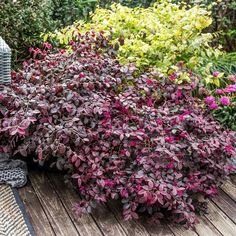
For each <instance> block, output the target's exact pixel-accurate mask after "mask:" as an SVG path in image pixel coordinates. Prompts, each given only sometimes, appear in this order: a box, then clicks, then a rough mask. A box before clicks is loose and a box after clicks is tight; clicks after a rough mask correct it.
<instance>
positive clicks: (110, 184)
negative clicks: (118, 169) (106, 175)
mask: <svg viewBox="0 0 236 236" xmlns="http://www.w3.org/2000/svg"><path fill="white" fill-rule="evenodd" d="M114 185H115V183H114V181H113V180H110V179H106V180H105V186H108V187H111V188H113V187H114Z"/></svg>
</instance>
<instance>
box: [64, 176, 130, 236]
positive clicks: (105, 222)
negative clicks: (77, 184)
mask: <svg viewBox="0 0 236 236" xmlns="http://www.w3.org/2000/svg"><path fill="white" fill-rule="evenodd" d="M62 181H63V180H62ZM66 188H67V187H66V186H65V189H63V191H66ZM66 197H67V196H66ZM92 216H93V218H94V220H95V222H96V224H97V225H98V227H99V228H100V230H101V232H102V233H103V234H104V235H107V236H125V235H126V233H125V231H124V230H123V228H122V227H121V225H120V224H119V222H118V221H117V220H116V218H115V216H114V215H113V214H112V213H111V212H110V211H109V210H108V208H107V207H106V206H98V207H97V209H96V210H95V211H94V212H93V215H92Z"/></svg>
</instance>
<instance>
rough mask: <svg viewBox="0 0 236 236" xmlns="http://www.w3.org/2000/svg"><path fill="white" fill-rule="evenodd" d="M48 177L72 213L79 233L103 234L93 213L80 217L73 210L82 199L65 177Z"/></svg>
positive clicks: (85, 235) (95, 235)
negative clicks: (68, 184)
mask: <svg viewBox="0 0 236 236" xmlns="http://www.w3.org/2000/svg"><path fill="white" fill-rule="evenodd" d="M48 177H49V180H50V181H52V184H53V185H54V187H55V191H56V192H57V194H58V195H59V196H60V198H61V200H62V202H63V205H64V207H65V208H66V209H67V211H68V213H69V214H70V216H71V219H72V221H73V223H74V225H75V227H76V229H77V230H78V232H79V234H80V235H83V236H102V233H101V231H100V229H99V228H98V226H97V225H96V222H95V221H94V219H93V218H92V216H91V215H83V216H82V217H80V218H79V217H77V216H76V214H75V212H74V211H73V210H72V208H73V205H74V204H75V203H77V202H78V201H80V198H79V195H78V194H77V193H76V192H75V191H74V190H73V189H72V188H69V187H68V186H67V185H66V184H65V183H64V179H63V177H62V176H61V175H59V174H48Z"/></svg>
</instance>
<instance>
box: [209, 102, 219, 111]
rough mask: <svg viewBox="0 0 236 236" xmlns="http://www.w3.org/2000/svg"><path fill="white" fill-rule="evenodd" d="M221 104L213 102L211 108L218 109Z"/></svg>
mask: <svg viewBox="0 0 236 236" xmlns="http://www.w3.org/2000/svg"><path fill="white" fill-rule="evenodd" d="M218 107H219V106H218V104H216V103H212V104H211V105H210V109H211V110H215V109H217V108H218Z"/></svg>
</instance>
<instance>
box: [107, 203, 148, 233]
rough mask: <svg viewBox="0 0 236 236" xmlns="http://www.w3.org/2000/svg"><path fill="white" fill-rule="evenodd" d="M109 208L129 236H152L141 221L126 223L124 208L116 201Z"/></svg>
mask: <svg viewBox="0 0 236 236" xmlns="http://www.w3.org/2000/svg"><path fill="white" fill-rule="evenodd" d="M108 206H109V209H110V211H111V212H112V213H113V214H114V215H115V217H116V219H117V220H118V221H119V223H120V224H121V226H122V228H123V229H124V231H125V232H126V234H127V235H133V236H140V235H142V236H149V235H150V234H149V233H148V232H147V230H146V229H145V227H144V226H143V225H142V224H141V223H140V222H139V221H125V220H124V219H123V216H122V208H121V206H120V205H119V204H118V203H117V202H116V201H113V202H110V203H109V204H108Z"/></svg>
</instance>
